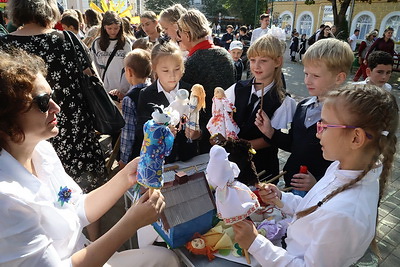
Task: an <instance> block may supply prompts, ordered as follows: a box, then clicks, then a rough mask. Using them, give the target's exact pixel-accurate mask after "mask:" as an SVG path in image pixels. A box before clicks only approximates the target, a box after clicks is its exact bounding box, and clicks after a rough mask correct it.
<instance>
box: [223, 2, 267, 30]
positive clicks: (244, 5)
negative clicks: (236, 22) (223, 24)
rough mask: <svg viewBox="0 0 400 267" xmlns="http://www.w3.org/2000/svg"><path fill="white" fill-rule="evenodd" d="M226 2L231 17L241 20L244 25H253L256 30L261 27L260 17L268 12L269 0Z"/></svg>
mask: <svg viewBox="0 0 400 267" xmlns="http://www.w3.org/2000/svg"><path fill="white" fill-rule="evenodd" d="M270 1H271V0H270ZM225 2H226V4H225V6H227V7H228V10H229V13H230V14H231V16H235V17H237V18H239V19H240V20H241V21H242V22H243V24H251V25H253V26H254V28H255V27H258V26H259V24H260V22H259V17H260V15H261V14H262V13H265V12H266V10H267V0H241V1H238V0H225ZM256 6H257V10H256ZM254 23H256V25H254Z"/></svg>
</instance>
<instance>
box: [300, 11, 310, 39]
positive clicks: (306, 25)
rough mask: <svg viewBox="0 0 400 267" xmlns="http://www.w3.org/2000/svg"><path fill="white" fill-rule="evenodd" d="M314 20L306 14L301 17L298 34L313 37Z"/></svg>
mask: <svg viewBox="0 0 400 267" xmlns="http://www.w3.org/2000/svg"><path fill="white" fill-rule="evenodd" d="M311 29H312V18H311V16H310V15H309V14H304V15H302V16H301V17H300V20H299V29H298V32H299V33H300V35H301V34H306V35H307V36H310V35H312V32H311Z"/></svg>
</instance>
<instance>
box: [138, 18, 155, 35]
mask: <svg viewBox="0 0 400 267" xmlns="http://www.w3.org/2000/svg"><path fill="white" fill-rule="evenodd" d="M157 24H158V21H156V20H155V21H152V20H150V19H148V18H140V25H142V29H143V31H144V32H145V33H146V34H147V35H153V34H154V33H156V32H157V28H156V27H157Z"/></svg>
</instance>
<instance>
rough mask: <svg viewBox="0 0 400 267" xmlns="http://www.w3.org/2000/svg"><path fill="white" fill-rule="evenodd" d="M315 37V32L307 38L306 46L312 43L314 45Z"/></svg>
mask: <svg viewBox="0 0 400 267" xmlns="http://www.w3.org/2000/svg"><path fill="white" fill-rule="evenodd" d="M316 37H317V32H314V34H313V35H311V36H310V38H308V42H307V43H308V45H309V46H310V45H312V44H313V43H315V38H316Z"/></svg>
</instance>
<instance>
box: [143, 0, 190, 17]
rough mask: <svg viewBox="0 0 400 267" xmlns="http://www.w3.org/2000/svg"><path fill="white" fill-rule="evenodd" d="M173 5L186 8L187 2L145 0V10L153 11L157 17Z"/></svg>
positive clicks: (183, 0)
mask: <svg viewBox="0 0 400 267" xmlns="http://www.w3.org/2000/svg"><path fill="white" fill-rule="evenodd" d="M174 4H181V5H182V6H183V7H185V8H188V7H189V4H190V1H189V0H147V1H146V2H145V6H146V10H151V11H154V12H155V13H156V14H157V15H158V14H160V12H161V10H163V9H166V8H168V7H170V6H172V5H174Z"/></svg>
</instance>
